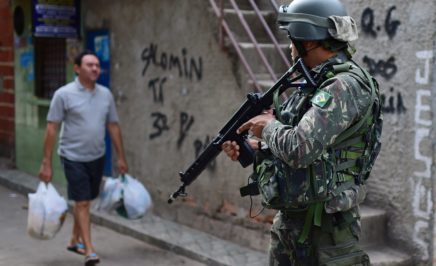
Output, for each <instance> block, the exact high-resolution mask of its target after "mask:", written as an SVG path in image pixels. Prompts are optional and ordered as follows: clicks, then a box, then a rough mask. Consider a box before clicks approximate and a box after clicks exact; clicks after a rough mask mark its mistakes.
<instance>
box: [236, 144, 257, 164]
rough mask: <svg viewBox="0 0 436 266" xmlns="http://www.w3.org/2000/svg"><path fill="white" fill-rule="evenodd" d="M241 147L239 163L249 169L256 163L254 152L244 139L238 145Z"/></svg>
mask: <svg viewBox="0 0 436 266" xmlns="http://www.w3.org/2000/svg"><path fill="white" fill-rule="evenodd" d="M238 145H239V157H238V161H239V163H240V164H241V165H242V167H244V168H245V167H247V166H249V165H250V164H252V163H253V161H254V150H253V148H251V146H250V144H248V142H247V141H246V140H245V138H242V140H241V141H239V143H238Z"/></svg>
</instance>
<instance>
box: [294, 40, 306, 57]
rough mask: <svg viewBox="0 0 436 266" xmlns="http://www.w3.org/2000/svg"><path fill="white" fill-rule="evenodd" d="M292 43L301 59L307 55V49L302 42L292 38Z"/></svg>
mask: <svg viewBox="0 0 436 266" xmlns="http://www.w3.org/2000/svg"><path fill="white" fill-rule="evenodd" d="M291 41H292V45H294V46H295V48H296V49H297V52H298V55H299V56H300V57H301V58H302V57H303V56H305V55H306V54H307V51H306V48H304V45H303V42H302V41H298V40H295V39H293V38H291Z"/></svg>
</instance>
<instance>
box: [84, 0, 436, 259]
mask: <svg viewBox="0 0 436 266" xmlns="http://www.w3.org/2000/svg"><path fill="white" fill-rule="evenodd" d="M344 3H345V4H346V6H347V8H348V10H349V12H350V14H351V15H352V16H353V17H354V18H355V19H356V21H357V22H358V24H359V32H360V39H359V40H358V42H357V43H356V47H357V49H358V52H357V54H356V56H355V59H356V60H357V61H358V62H359V63H361V64H362V65H363V66H365V67H367V68H368V69H369V70H370V71H371V72H372V73H373V75H374V76H375V77H376V78H377V80H378V81H379V83H380V89H381V93H382V95H383V99H384V103H383V110H384V113H385V116H384V118H385V124H384V131H383V148H382V152H381V154H380V157H379V160H378V161H377V163H376V166H375V169H374V171H373V173H372V176H371V179H370V181H369V194H368V199H367V204H370V205H372V206H377V207H380V208H383V209H385V210H386V211H387V212H388V222H389V223H388V228H389V237H390V239H391V242H392V244H393V245H396V246H398V247H399V248H402V249H403V250H405V252H408V253H411V254H412V255H413V256H414V258H415V260H416V261H417V263H418V262H422V263H426V262H429V261H431V260H432V258H433V254H434V252H433V244H432V243H433V233H431V232H433V227H434V226H433V221H434V219H433V213H434V209H433V208H434V207H433V202H434V199H433V178H434V177H433V175H434V148H433V147H434V145H433V141H432V140H433V139H434V130H433V123H434V122H433V120H434V119H435V118H434V117H433V115H432V110H434V109H435V108H436V105H435V101H434V100H433V97H434V96H433V95H434V94H433V91H434V89H435V88H434V85H433V66H434V60H433V50H434V35H435V34H434V30H433V27H432V26H431V25H434V23H435V21H434V20H435V19H434V12H435V6H434V5H435V4H434V3H433V2H432V1H430V0H425V1H419V2H416V1H415V2H413V1H394V0H389V1H382V2H380V1H375V0H346V1H344ZM84 4H85V5H86V6H85V8H84V10H86V13H85V14H84V21H85V27H86V29H98V28H107V29H109V30H110V32H111V52H112V62H111V64H112V66H113V68H112V70H111V71H112V72H111V77H112V84H113V85H112V89H113V91H114V94H115V96H116V98H117V103H118V110H119V113H120V117H121V119H122V128H123V133H124V139H125V146H126V151H127V157H128V160H129V163H130V169H131V172H132V174H133V175H135V176H136V177H138V178H139V179H141V180H142V181H143V182H144V184H145V185H146V186H147V187H148V188H149V189H150V191H151V193H152V196H153V199H154V202H155V208H154V212H155V213H157V214H159V215H162V216H164V217H167V218H171V219H173V220H175V221H178V222H182V223H185V224H188V225H190V226H193V227H196V228H200V229H203V230H207V231H208V232H211V233H215V234H217V235H219V236H221V237H224V238H227V239H231V240H235V241H238V242H242V243H245V244H247V245H250V246H252V247H254V248H258V249H265V247H266V245H267V243H268V235H267V234H266V230H267V227H268V226H267V225H268V224H269V223H270V222H271V217H272V214H273V213H272V212H267V211H265V212H263V213H262V214H261V215H260V216H258V217H257V219H249V218H247V217H248V213H249V200H247V199H241V198H240V197H239V193H238V188H239V187H240V186H242V185H243V184H244V183H245V182H246V177H247V176H248V174H249V172H250V169H242V168H241V167H240V166H239V165H238V164H236V163H231V162H230V161H229V160H227V158H224V156H222V155H220V156H219V157H218V158H217V159H216V161H215V162H214V164H213V166H212V167H210V168H208V170H207V171H205V172H204V173H203V174H202V175H201V176H200V177H199V179H198V180H196V182H194V183H193V184H192V185H191V186H189V188H188V193H189V197H188V198H186V199H185V200H183V201H178V202H176V203H174V204H173V205H170V206H169V205H167V204H166V200H167V198H168V195H169V194H170V193H172V192H174V191H175V189H176V188H178V186H179V181H178V180H179V178H178V172H179V171H181V170H185V169H186V167H187V166H188V165H189V164H190V163H191V162H192V160H193V159H194V157H195V155H196V154H197V152H198V150H199V149H200V148H201V147H203V145H205V144H206V143H207V142H208V140H210V139H211V138H212V137H214V136H215V134H216V133H217V131H218V130H219V129H220V127H221V126H222V125H223V123H224V122H225V121H226V120H227V119H228V117H229V116H230V115H231V114H232V112H233V111H234V110H235V109H236V108H237V107H238V106H239V104H240V103H241V102H242V101H243V100H244V95H245V90H244V89H241V88H240V87H239V86H238V84H237V83H238V82H237V80H238V79H237V77H235V72H236V71H235V70H236V69H237V67H235V64H233V63H232V62H233V60H234V59H233V58H231V57H229V56H228V53H225V52H223V51H221V50H220V48H219V47H218V44H217V39H216V32H215V31H216V29H217V27H216V19H215V15H213V14H212V13H211V12H210V11H209V3H208V1H198V0H197V1H196V0H187V1H179V2H178V3H177V5H176V4H175V3H174V1H169V0H165V1H162V0H161V1H158V0H150V1H139V0H128V1H122V3H121V1H114V2H111V4H108V3H107V1H103V0H96V1H88V2H86V3H84ZM418 14H419V15H418ZM120 18H121V19H120ZM172 60H173V64H171V61H172ZM174 60H178V62H179V63H180V66H175V64H174V62H175V61H174ZM254 209H255V210H259V209H260V207H259V202H258V199H255V202H254ZM236 232H237V233H236Z"/></svg>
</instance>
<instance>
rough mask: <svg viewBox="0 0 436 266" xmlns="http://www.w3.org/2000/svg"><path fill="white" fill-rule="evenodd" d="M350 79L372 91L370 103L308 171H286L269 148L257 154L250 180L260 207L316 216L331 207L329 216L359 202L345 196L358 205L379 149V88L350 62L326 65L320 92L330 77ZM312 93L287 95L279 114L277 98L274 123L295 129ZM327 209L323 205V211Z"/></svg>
mask: <svg viewBox="0 0 436 266" xmlns="http://www.w3.org/2000/svg"><path fill="white" fill-rule="evenodd" d="M333 77H335V78H340V79H345V80H346V79H354V80H355V81H357V82H358V83H359V85H360V86H361V87H362V89H363V88H364V87H365V88H367V90H368V91H370V92H371V100H370V105H369V107H368V109H367V111H366V113H365V114H364V115H363V117H361V118H360V119H359V120H358V122H356V123H355V124H354V125H352V126H351V127H350V128H348V129H347V130H346V131H344V132H343V133H342V134H340V135H339V136H338V137H337V138H336V140H335V142H334V144H333V145H331V146H329V147H327V148H326V149H325V150H324V151H323V153H322V155H321V156H320V157H319V158H318V159H317V160H315V161H314V162H313V163H312V164H311V165H310V166H309V167H307V168H299V169H295V168H291V167H290V166H289V165H288V164H286V163H285V162H283V161H282V160H280V159H279V158H277V157H275V156H273V154H272V153H271V152H270V150H269V149H261V150H260V151H258V152H257V153H256V156H255V161H254V164H253V168H254V169H253V174H252V175H251V179H252V180H253V181H255V183H257V186H258V188H259V192H260V194H261V196H262V205H263V206H265V207H266V208H271V209H279V210H296V211H298V210H309V213H311V214H310V215H312V216H315V218H314V222H315V224H316V223H317V222H316V221H317V216H320V215H321V213H322V210H323V209H324V207H325V206H327V205H328V204H330V211H331V212H338V211H346V210H347V209H350V208H351V207H354V206H353V205H356V204H359V203H360V202H357V203H356V202H352V201H351V202H350V199H349V196H350V195H351V194H352V193H355V194H356V195H355V196H356V201H362V200H363V198H364V196H365V195H363V196H362V195H357V194H358V193H359V189H362V188H363V184H364V183H365V181H366V179H367V178H368V177H369V174H370V172H371V169H372V167H373V165H374V162H375V159H376V157H377V155H378V153H379V151H380V147H381V143H380V137H381V131H382V123H383V121H382V114H381V108H380V99H379V96H378V95H379V92H378V84H377V82H376V80H375V79H373V78H372V77H371V76H370V75H369V74H368V73H367V72H366V71H365V70H363V69H361V68H359V67H358V66H357V65H355V64H351V63H349V62H346V63H343V64H339V65H334V66H331V70H330V71H328V72H327V74H326V75H325V80H324V82H323V83H322V84H321V85H320V86H319V88H323V86H324V85H325V83H326V82H328V81H329V79H331V78H333ZM316 93H317V91H315V92H312V93H308V94H303V95H301V96H300V97H291V98H290V99H289V101H290V102H288V103H287V104H288V105H289V106H290V108H289V110H286V111H284V112H282V107H283V105H282V106H281V107H279V104H278V100H277V99H278V95H276V97H275V100H274V104H275V105H276V106H275V107H276V117H277V119H278V120H279V121H280V122H281V123H283V124H287V125H292V126H296V125H297V124H298V122H299V121H300V119H301V118H302V116H303V115H304V114H305V113H306V112H307V111H308V109H309V108H310V107H311V100H312V98H313V96H314V95H315V94H316ZM326 210H327V207H326Z"/></svg>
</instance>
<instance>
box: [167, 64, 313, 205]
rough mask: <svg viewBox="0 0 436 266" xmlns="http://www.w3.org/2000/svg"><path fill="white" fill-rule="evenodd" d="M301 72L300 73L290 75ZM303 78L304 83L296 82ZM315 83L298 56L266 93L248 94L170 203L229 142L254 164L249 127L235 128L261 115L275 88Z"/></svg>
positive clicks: (243, 162) (190, 169)
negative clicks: (249, 140) (242, 129)
mask: <svg viewBox="0 0 436 266" xmlns="http://www.w3.org/2000/svg"><path fill="white" fill-rule="evenodd" d="M295 72H298V73H299V75H297V76H296V77H293V78H291V76H292V75H293V74H294V73H295ZM302 78H303V79H304V80H305V81H304V82H295V81H297V80H301V79H302ZM315 86H316V82H315V80H314V79H313V78H312V77H311V75H310V73H309V70H308V69H307V68H306V66H305V65H304V63H303V61H302V59H299V60H298V61H297V62H296V63H295V64H294V65H293V66H292V67H291V68H290V69H289V70H288V71H286V73H285V74H284V75H283V76H282V77H281V78H280V79H279V80H278V81H277V82H276V83H275V84H274V85H273V86H272V87H271V88H270V89H269V90H268V91H266V92H264V93H263V94H261V93H253V92H252V93H249V94H247V100H246V101H245V102H244V103H243V104H242V105H241V107H240V108H239V109H238V111H236V113H235V114H234V115H233V116H232V118H230V120H229V121H228V122H227V123H226V124H225V126H224V127H223V128H222V129H221V130H220V131H219V132H218V135H217V136H216V137H215V138H214V139H213V140H212V141H211V143H209V145H208V146H207V147H206V149H204V150H203V152H202V153H201V154H200V155H199V156H198V157H197V159H196V160H195V161H194V162H193V163H192V164H191V165H190V166H189V167H188V169H187V170H186V171H184V172H180V173H179V175H180V180H181V181H182V185H181V186H180V187H179V189H178V190H177V191H176V192H174V193H173V194H171V195H170V197H169V199H168V203H172V202H173V201H174V200H175V199H176V198H177V197H178V196H182V197H186V195H187V193H186V192H185V188H186V187H187V186H189V185H190V184H191V183H192V182H193V181H194V180H195V179H196V178H197V177H198V176H199V175H200V174H201V172H203V170H204V169H205V168H206V166H207V165H208V164H209V163H210V162H211V161H212V160H214V159H215V157H216V156H218V154H219V153H220V152H221V145H222V144H223V143H224V142H226V141H228V140H231V141H236V142H237V143H238V145H239V147H240V148H239V157H238V160H239V163H240V164H241V165H242V167H247V166H248V165H250V164H252V163H253V159H254V150H253V149H252V148H251V147H250V145H249V144H248V143H247V141H246V139H247V137H248V130H246V131H244V132H241V134H237V133H236V130H237V129H238V128H239V127H240V126H241V125H242V124H244V123H245V122H247V121H248V120H250V119H251V118H253V117H255V116H257V115H259V114H261V113H262V112H263V111H264V110H265V109H268V108H269V107H270V106H271V105H272V104H273V97H274V93H275V91H276V90H279V95H280V94H282V93H283V92H284V91H285V90H286V89H288V88H290V87H300V88H301V87H311V88H314V87H315Z"/></svg>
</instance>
